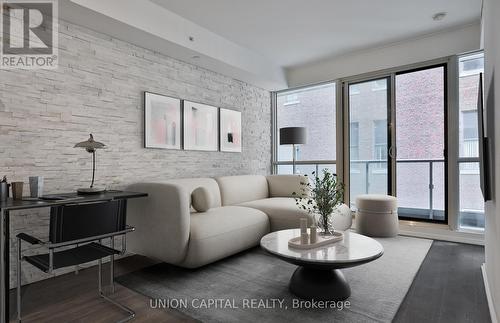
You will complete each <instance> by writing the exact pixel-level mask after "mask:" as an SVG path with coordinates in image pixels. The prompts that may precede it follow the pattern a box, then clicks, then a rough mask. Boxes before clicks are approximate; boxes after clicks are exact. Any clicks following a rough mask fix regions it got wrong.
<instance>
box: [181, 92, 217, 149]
mask: <svg viewBox="0 0 500 323" xmlns="http://www.w3.org/2000/svg"><path fill="white" fill-rule="evenodd" d="M218 125H219V109H218V108H217V107H214V106H211V105H207V104H201V103H196V102H191V101H184V149H185V150H204V151H218V150H219V140H218V130H219V128H218Z"/></svg>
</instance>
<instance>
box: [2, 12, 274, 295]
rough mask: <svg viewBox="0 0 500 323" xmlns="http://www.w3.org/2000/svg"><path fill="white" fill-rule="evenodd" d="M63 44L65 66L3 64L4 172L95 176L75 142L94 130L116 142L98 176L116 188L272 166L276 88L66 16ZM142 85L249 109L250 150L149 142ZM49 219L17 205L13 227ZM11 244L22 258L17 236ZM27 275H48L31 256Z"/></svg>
mask: <svg viewBox="0 0 500 323" xmlns="http://www.w3.org/2000/svg"><path fill="white" fill-rule="evenodd" d="M59 46H60V50H59V56H60V58H59V68H58V69H57V70H36V71H22V70H10V71H7V70H0V175H4V174H5V175H7V176H8V177H9V180H16V181H24V182H25V183H26V182H27V181H28V177H29V176H34V175H40V176H44V177H45V192H51V193H53V192H67V191H73V190H75V189H76V188H78V187H83V186H87V185H88V184H89V180H90V177H91V155H90V154H88V153H86V152H85V151H83V150H80V149H75V148H73V145H74V144H75V143H76V142H79V141H82V140H86V139H87V138H88V134H89V133H93V134H94V137H95V139H96V140H98V141H102V142H103V143H105V144H106V145H107V146H108V148H107V149H106V150H101V151H98V152H97V173H96V181H97V184H98V185H104V184H105V185H107V186H108V187H110V188H118V189H119V188H123V187H124V186H125V185H127V184H129V183H132V182H136V181H144V180H154V179H159V178H165V179H166V178H180V177H197V176H217V175H236V174H251V173H253V174H266V173H269V172H270V168H271V140H270V138H271V133H270V132H271V130H270V128H271V108H270V94H269V92H268V91H266V90H263V89H260V88H257V87H254V86H251V85H249V84H246V83H243V82H240V81H237V80H234V79H231V78H229V77H226V76H224V75H221V74H217V73H214V72H211V71H208V70H205V69H202V68H199V67H196V66H194V65H191V64H187V63H184V62H181V61H179V60H175V59H172V58H170V57H167V56H164V55H160V54H158V53H154V52H152V51H150V50H146V49H143V48H140V47H137V46H134V45H132V44H129V43H126V42H123V41H120V40H117V39H114V38H111V37H109V36H106V35H104V34H100V33H97V32H94V31H91V30H88V29H86V28H82V27H79V26H76V25H73V24H69V23H66V22H62V23H61V25H60V27H59ZM143 91H151V92H155V93H160V94H165V95H171V96H176V97H180V98H184V99H189V100H193V101H198V102H204V103H207V104H211V105H215V106H219V107H224V108H231V109H236V110H240V111H241V112H242V121H243V122H242V127H243V129H242V131H243V152H242V153H241V154H240V153H222V152H195V151H175V150H159V149H145V148H143V105H142V92H143ZM24 189H25V192H26V193H27V192H28V190H29V188H28V185H25V187H24ZM47 225H48V210H40V211H36V212H33V211H24V212H18V213H13V214H12V216H11V236H12V237H14V236H15V234H16V233H17V232H19V231H24V232H31V233H33V234H35V235H37V236H41V237H46V236H47V235H48V227H47ZM30 248H31V247H30ZM11 250H12V251H11V261H12V263H11V264H12V268H13V267H14V266H13V265H14V264H15V263H14V260H15V254H14V251H15V240H14V239H12V241H11ZM11 273H12V278H11V285H12V284H13V282H14V281H15V271H13V270H12V271H11ZM22 275H23V276H22V279H23V283H24V282H32V281H36V280H39V279H43V278H45V277H46V276H45V275H42V274H40V272H39V271H37V270H34V269H33V268H31V266H30V265H29V264H26V263H25V264H24V268H23V273H22Z"/></svg>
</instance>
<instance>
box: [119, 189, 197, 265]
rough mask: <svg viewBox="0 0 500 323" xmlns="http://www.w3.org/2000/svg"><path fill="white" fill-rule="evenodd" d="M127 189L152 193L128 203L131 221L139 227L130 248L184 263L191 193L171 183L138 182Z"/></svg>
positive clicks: (130, 238) (165, 260) (187, 239)
mask: <svg viewBox="0 0 500 323" xmlns="http://www.w3.org/2000/svg"><path fill="white" fill-rule="evenodd" d="M127 190H129V191H135V192H145V193H148V197H146V198H140V199H131V200H129V202H128V206H127V222H128V224H130V225H131V226H133V227H135V228H136V231H135V232H134V233H132V234H130V235H129V238H128V240H127V243H128V249H129V250H130V251H131V252H133V253H137V254H141V255H144V256H147V257H150V258H154V259H159V260H161V261H164V262H167V263H171V264H177V263H180V262H182V261H183V260H184V258H185V256H186V252H187V247H188V243H189V231H190V203H191V199H190V195H189V193H188V192H187V191H186V190H185V189H184V188H183V187H181V186H179V185H175V184H171V183H137V184H132V185H130V186H128V187H127Z"/></svg>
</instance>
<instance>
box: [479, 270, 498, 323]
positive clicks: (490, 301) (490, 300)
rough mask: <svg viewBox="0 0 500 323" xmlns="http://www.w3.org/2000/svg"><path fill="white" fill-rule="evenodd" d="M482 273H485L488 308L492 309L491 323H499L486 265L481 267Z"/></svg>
mask: <svg viewBox="0 0 500 323" xmlns="http://www.w3.org/2000/svg"><path fill="white" fill-rule="evenodd" d="M481 272H482V273H483V281H484V290H485V291H486V299H487V300H488V308H489V309H490V317H491V322H492V323H498V319H497V313H496V311H495V304H494V303H493V295H491V289H490V285H489V283H488V276H487V274H486V264H482V265H481Z"/></svg>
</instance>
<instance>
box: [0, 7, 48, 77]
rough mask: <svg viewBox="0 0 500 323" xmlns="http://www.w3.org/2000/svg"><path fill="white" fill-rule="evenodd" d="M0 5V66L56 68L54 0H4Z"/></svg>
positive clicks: (10, 67) (9, 67) (11, 67)
mask: <svg viewBox="0 0 500 323" xmlns="http://www.w3.org/2000/svg"><path fill="white" fill-rule="evenodd" d="M0 5H1V13H2V14H1V18H2V22H1V25H0V26H1V31H2V33H1V35H2V36H1V46H2V47H1V53H0V68H2V69H16V68H19V69H53V68H56V67H57V50H58V48H57V45H58V44H57V40H58V35H57V27H58V21H57V0H31V1H26V0H25V1H21V0H4V1H0Z"/></svg>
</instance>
